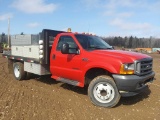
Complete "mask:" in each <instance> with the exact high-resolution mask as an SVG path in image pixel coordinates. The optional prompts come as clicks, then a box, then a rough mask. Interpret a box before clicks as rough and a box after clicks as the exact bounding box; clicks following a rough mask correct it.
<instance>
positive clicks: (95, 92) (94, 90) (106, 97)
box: [88, 75, 121, 107]
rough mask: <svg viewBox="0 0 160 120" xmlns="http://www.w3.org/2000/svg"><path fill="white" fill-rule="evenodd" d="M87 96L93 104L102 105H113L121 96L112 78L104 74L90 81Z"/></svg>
mask: <svg viewBox="0 0 160 120" xmlns="http://www.w3.org/2000/svg"><path fill="white" fill-rule="evenodd" d="M88 96H89V98H90V99H91V101H92V103H93V104H94V105H97V106H102V107H114V106H115V105H116V104H117V103H118V102H119V100H120V97H121V96H120V94H119V92H118V89H117V86H116V84H115V82H114V80H113V78H111V77H109V76H105V75H101V76H98V77H96V78H94V79H93V80H92V81H91V83H90V84H89V87H88Z"/></svg>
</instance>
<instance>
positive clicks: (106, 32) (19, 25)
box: [0, 0, 160, 37]
mask: <svg viewBox="0 0 160 120" xmlns="http://www.w3.org/2000/svg"><path fill="white" fill-rule="evenodd" d="M159 11H160V0H0V34H1V33H6V34H7V33H8V18H10V34H12V35H13V34H20V33H22V32H23V33H24V34H37V33H39V32H41V31H42V29H53V30H62V31H66V30H67V28H71V29H72V31H73V32H79V33H82V32H89V33H93V34H96V35H98V36H103V37H112V36H121V37H125V36H137V37H151V36H152V37H160V12H159Z"/></svg>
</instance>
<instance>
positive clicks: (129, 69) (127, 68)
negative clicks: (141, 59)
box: [119, 63, 134, 74]
mask: <svg viewBox="0 0 160 120" xmlns="http://www.w3.org/2000/svg"><path fill="white" fill-rule="evenodd" d="M119 73H120V74H134V64H133V63H127V64H122V65H121V68H120V72H119Z"/></svg>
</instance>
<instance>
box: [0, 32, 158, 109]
mask: <svg viewBox="0 0 160 120" xmlns="http://www.w3.org/2000/svg"><path fill="white" fill-rule="evenodd" d="M38 36H39V37H37V38H38V44H37V45H35V44H34V45H33V44H32V43H34V42H32V41H36V40H35V39H33V38H36V37H35V36H34V35H31V39H30V38H29V37H28V36H25V35H23V36H21V35H19V36H12V37H11V51H10V53H9V52H6V53H5V51H4V52H3V56H4V57H6V58H8V63H9V69H12V70H13V73H14V76H15V78H16V79H17V80H23V79H25V78H26V76H27V74H29V73H34V74H38V75H46V74H51V77H52V78H53V79H54V80H57V81H62V82H65V83H68V84H71V85H75V86H79V87H84V86H88V96H89V98H90V100H91V101H92V103H93V104H94V105H97V106H102V107H114V106H115V105H116V104H117V103H118V102H119V100H120V97H121V96H122V97H123V96H133V95H136V94H138V93H140V92H141V91H142V90H145V88H147V87H148V85H147V83H148V82H152V81H153V80H154V76H155V73H154V72H153V70H152V67H153V59H152V58H151V57H150V56H148V55H145V54H141V53H136V52H128V51H121V50H114V49H113V48H112V46H110V45H109V44H107V43H106V42H105V41H104V40H102V39H101V38H100V37H98V36H94V35H89V34H79V33H72V32H62V31H54V30H46V29H44V30H43V31H42V32H41V33H40V34H38ZM22 38H23V40H24V38H29V40H31V43H27V45H25V42H24V43H23V45H21V44H22V42H23V41H21V43H19V42H18V40H19V39H21V40H22ZM12 40H13V42H12ZM16 42H17V43H16ZM27 42H28V41H27ZM16 44H17V45H16ZM36 56H37V57H36Z"/></svg>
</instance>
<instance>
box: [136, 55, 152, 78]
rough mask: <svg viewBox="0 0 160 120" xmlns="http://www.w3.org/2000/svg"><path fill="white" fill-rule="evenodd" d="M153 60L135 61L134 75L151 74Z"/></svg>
mask: <svg viewBox="0 0 160 120" xmlns="http://www.w3.org/2000/svg"><path fill="white" fill-rule="evenodd" d="M152 65H153V59H152V58H145V59H142V60H138V61H135V74H137V75H146V74H149V73H151V72H152Z"/></svg>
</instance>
